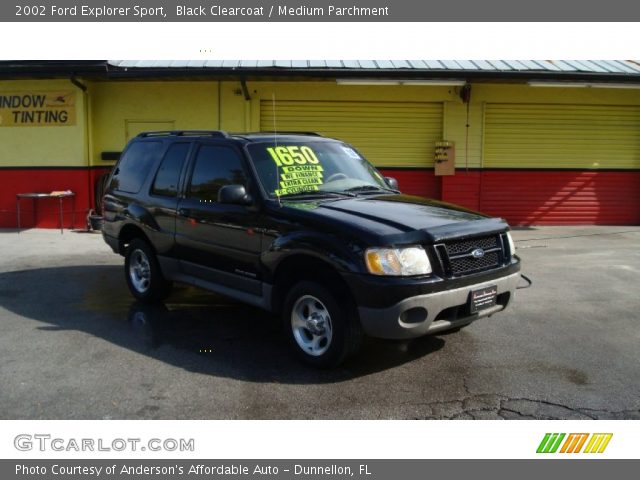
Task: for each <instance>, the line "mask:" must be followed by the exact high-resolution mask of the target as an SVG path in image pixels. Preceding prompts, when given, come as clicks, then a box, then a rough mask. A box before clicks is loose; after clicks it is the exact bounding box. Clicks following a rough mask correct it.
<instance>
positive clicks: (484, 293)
mask: <svg viewBox="0 0 640 480" xmlns="http://www.w3.org/2000/svg"><path fill="white" fill-rule="evenodd" d="M497 300H498V286H497V285H489V286H487V287H483V288H479V289H477V290H471V292H470V293H469V311H470V312H471V313H478V312H479V311H481V310H485V309H487V308H491V307H493V306H494V305H495V304H496V301H497Z"/></svg>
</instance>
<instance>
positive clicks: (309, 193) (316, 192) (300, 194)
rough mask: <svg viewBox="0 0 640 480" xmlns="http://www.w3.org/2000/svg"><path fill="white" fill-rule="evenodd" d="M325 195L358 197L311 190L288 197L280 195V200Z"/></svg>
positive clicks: (291, 194) (329, 191) (344, 193)
mask: <svg viewBox="0 0 640 480" xmlns="http://www.w3.org/2000/svg"><path fill="white" fill-rule="evenodd" d="M324 195H340V196H341V197H356V196H357V195H356V194H355V193H351V192H347V191H333V190H310V191H308V192H298V193H289V194H287V195H280V198H284V199H288V198H296V197H317V196H320V197H321V196H324Z"/></svg>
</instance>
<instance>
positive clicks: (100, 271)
mask: <svg viewBox="0 0 640 480" xmlns="http://www.w3.org/2000/svg"><path fill="white" fill-rule="evenodd" d="M515 238H516V243H517V246H518V254H519V255H520V256H521V257H522V259H523V261H524V270H523V271H524V273H526V274H527V275H528V276H529V277H531V278H532V279H533V282H534V284H533V286H532V287H531V288H529V289H526V290H519V291H518V294H517V296H516V300H515V303H514V304H513V305H512V307H511V309H510V310H509V311H507V312H504V313H502V314H499V315H496V316H493V317H491V318H488V319H483V320H479V321H478V322H476V323H474V324H472V325H470V326H469V327H467V328H465V329H463V330H462V331H460V332H457V333H453V334H447V335H437V336H434V337H425V338H421V339H418V340H413V341H409V342H391V341H381V340H370V341H368V342H366V344H365V346H364V349H363V351H362V354H361V355H360V356H358V357H357V358H355V359H353V360H352V361H350V362H349V363H348V364H346V365H345V366H344V367H341V368H339V369H337V370H334V371H316V370H313V369H311V368H308V367H306V366H304V365H301V364H299V363H297V362H296V361H295V360H294V359H293V358H292V357H291V356H290V354H289V353H288V351H287V350H286V348H285V343H284V341H283V340H282V339H281V338H280V335H279V332H278V328H277V325H276V323H275V322H274V320H273V319H272V318H271V317H270V316H269V315H267V314H265V313H263V312H261V311H259V310H256V309H254V308H251V307H247V306H243V305H240V304H237V303H235V302H233V301H230V300H226V299H224V298H222V297H219V296H216V295H213V294H209V293H206V292H203V291H200V290H197V289H194V288H190V287H181V288H178V289H176V291H175V292H174V294H173V295H172V296H171V297H170V298H169V301H168V302H167V304H166V305H164V306H162V307H155V308H149V307H145V306H143V305H140V304H137V303H135V302H134V301H133V299H132V297H131V296H130V295H129V293H128V291H127V288H126V285H125V282H124V277H123V269H122V264H123V259H122V258H121V257H119V256H117V255H114V254H113V253H111V251H110V250H109V249H108V247H107V246H106V245H105V244H104V243H103V241H102V238H101V237H100V235H98V234H92V233H80V232H70V231H65V233H64V235H60V232H59V231H56V230H27V231H24V232H21V233H19V234H18V233H17V232H15V231H10V230H4V231H0V251H1V252H2V257H1V258H2V260H0V325H1V327H2V332H1V334H0V359H1V361H0V379H1V385H2V386H1V387H0V418H2V419H33V418H47V419H77V418H89V419H110V418H114V419H115V418H117V419H121V418H125V419H144V418H168V419H172V418H176V419H187V418H195V419H200V418H206V419H209V418H211V419H218V418H227V419H234V418H250V419H255V418H301V419H313V418H325V419H326V418H340V419H342V418H366V419H377V418H418V419H430V418H507V419H510V418H518V419H520V418H580V419H581V418H626V419H632V418H634V419H640V380H639V379H640V355H639V354H638V352H640V328H639V325H640V295H639V294H638V285H639V284H640V248H639V247H640V227H535V228H528V229H521V230H517V231H516V233H515Z"/></svg>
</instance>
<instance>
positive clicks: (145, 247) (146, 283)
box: [124, 238, 172, 303]
mask: <svg viewBox="0 0 640 480" xmlns="http://www.w3.org/2000/svg"><path fill="white" fill-rule="evenodd" d="M124 276H125V278H126V279H127V286H128V287H129V291H130V292H131V294H132V295H133V296H134V297H135V298H136V299H137V300H139V301H141V302H143V303H158V302H161V301H162V300H164V299H165V298H167V297H168V296H169V294H170V293H171V287H172V283H171V282H168V281H167V280H166V279H165V278H164V276H163V275H162V271H161V270H160V264H159V263H158V259H157V257H156V254H155V253H154V251H153V249H152V248H151V247H150V246H149V244H148V243H147V242H145V241H144V240H142V239H141V238H134V239H133V240H132V241H131V243H130V244H129V246H128V247H127V250H126V252H125V256H124Z"/></svg>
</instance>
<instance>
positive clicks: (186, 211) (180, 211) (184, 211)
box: [178, 208, 191, 217]
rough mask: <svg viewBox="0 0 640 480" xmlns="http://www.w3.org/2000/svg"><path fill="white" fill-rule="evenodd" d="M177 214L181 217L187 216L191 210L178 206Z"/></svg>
mask: <svg viewBox="0 0 640 480" xmlns="http://www.w3.org/2000/svg"><path fill="white" fill-rule="evenodd" d="M178 215H180V216H181V217H188V216H190V215H191V210H189V209H188V208H179V209H178Z"/></svg>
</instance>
